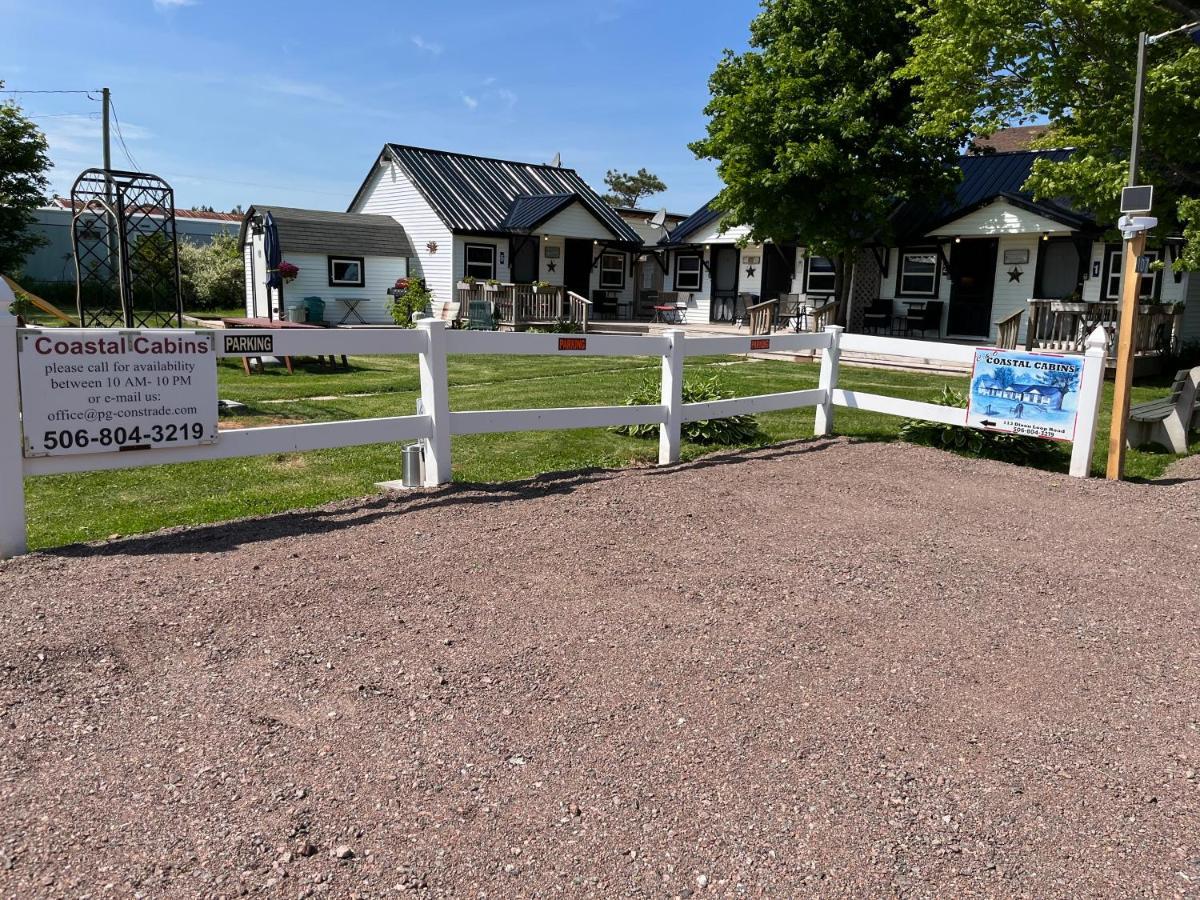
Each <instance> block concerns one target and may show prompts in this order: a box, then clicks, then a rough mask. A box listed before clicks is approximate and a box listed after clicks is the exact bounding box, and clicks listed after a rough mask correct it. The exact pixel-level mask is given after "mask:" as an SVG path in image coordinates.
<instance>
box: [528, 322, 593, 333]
mask: <svg viewBox="0 0 1200 900" xmlns="http://www.w3.org/2000/svg"><path fill="white" fill-rule="evenodd" d="M529 330H530V331H532V332H534V333H535V334H582V333H583V326H582V325H581V324H579V323H578V322H572V321H570V320H569V319H556V320H555V322H554V324H553V325H537V326H534V327H532V328H530V329H529Z"/></svg>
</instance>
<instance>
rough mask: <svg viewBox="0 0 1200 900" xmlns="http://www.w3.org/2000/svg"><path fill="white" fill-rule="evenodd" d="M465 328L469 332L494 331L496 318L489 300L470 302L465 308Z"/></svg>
mask: <svg viewBox="0 0 1200 900" xmlns="http://www.w3.org/2000/svg"><path fill="white" fill-rule="evenodd" d="M466 328H467V329H468V330H469V331H495V330H496V316H495V314H494V313H493V312H492V302H491V301H490V300H472V301H471V303H470V305H469V306H468V307H467V323H466Z"/></svg>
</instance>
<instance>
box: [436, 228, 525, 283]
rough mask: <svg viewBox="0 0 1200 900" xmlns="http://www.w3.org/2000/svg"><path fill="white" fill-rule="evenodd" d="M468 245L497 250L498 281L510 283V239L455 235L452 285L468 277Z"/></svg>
mask: <svg viewBox="0 0 1200 900" xmlns="http://www.w3.org/2000/svg"><path fill="white" fill-rule="evenodd" d="M467 244H486V245H488V246H490V247H495V248H496V280H497V281H509V280H510V277H509V276H510V275H511V274H512V262H511V261H510V260H509V258H508V257H509V252H508V250H509V248H508V238H490V237H471V236H470V235H462V234H456V235H454V248H453V251H454V260H453V263H452V265H453V270H452V272H451V275H452V276H453V277H452V278H451V283H453V284H456V283H458V282H459V281H461V280H462V279H463V278H464V277H466V271H467V269H466V266H467V252H466V250H465V249H464V248H465V247H466V245H467Z"/></svg>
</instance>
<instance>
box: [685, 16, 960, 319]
mask: <svg viewBox="0 0 1200 900" xmlns="http://www.w3.org/2000/svg"><path fill="white" fill-rule="evenodd" d="M762 6H763V8H762V12H761V13H759V15H758V17H757V18H756V19H755V20H754V21H753V23H751V26H750V47H751V49H750V50H749V51H748V52H746V53H742V54H734V53H732V52H731V51H726V52H725V55H724V58H723V59H722V60H721V62H720V63H719V64H718V65H717V68H716V71H715V72H714V73H713V75H712V77H711V78H710V79H709V89H710V91H711V93H712V99H711V100H710V102H709V104H708V106H707V107H706V108H705V112H706V113H707V114H708V116H709V117H710V118H709V123H708V136H707V137H706V138H704V139H703V140H700V141H696V142H695V143H694V144H692V145H691V146H692V150H693V151H694V152H695V153H696V154H697V156H700V157H708V158H712V159H715V160H717V162H718V166H717V171H718V172H719V174H720V176H721V178H722V180H723V181H724V182H725V188H724V190H722V191H721V193H720V194H719V195H718V196H717V198H716V205H717V207H718V208H719V209H721V210H722V211H724V212H725V213H726V215H725V218H724V220H723V222H724V226H725V227H732V226H734V225H745V226H749V228H750V231H751V238H752V239H753V240H756V241H760V240H764V239H771V240H774V241H777V242H780V241H799V242H800V243H802V244H804V245H805V246H806V247H807V248H808V249H809V251H810V252H812V253H814V254H819V255H821V256H825V257H827V258H829V259H830V260H832V262H833V264H834V267H835V292H836V293H837V295H838V298H839V299H840V300H841V301H842V303H841V316H842V318H843V320H844V317H845V316H846V314H847V307H848V304H847V303H846V302H845V301H846V298H847V293H848V290H849V280H850V279H849V277H848V276H849V273H850V266H851V263H852V260H853V259H854V257H855V256H856V252H855V251H856V250H857V249H859V248H861V247H863V246H864V245H865V244H868V243H870V242H872V241H874V240H877V239H882V240H887V239H888V238H889V237H890V229H889V215H890V213H891V212H892V211H893V210H894V209H895V207H896V205H897V204H898V203H899V202H902V201H904V200H907V199H911V198H916V197H924V198H931V199H933V200H936V199H938V198H939V197H940V196H941V195H942V194H943V193H944V192H945V191H947V190H948V189H949V186H950V185H951V184H952V179H953V178H954V177H955V176H954V173H953V170H951V169H950V168H948V167H947V166H946V163H947V162H948V161H949V160H950V159H951V158H953V156H954V154H955V143H954V141H953V140H949V139H947V138H945V137H942V136H938V135H935V134H932V133H929V132H920V131H918V129H917V128H916V127H915V124H914V112H913V102H912V87H913V85H912V82H911V79H907V78H898V77H896V72H897V70H898V69H899V68H900V67H901V66H902V65H903V64H904V63H905V62H906V60H907V57H908V53H909V42H910V39H911V38H912V36H913V33H914V26H913V23H912V20H911V19H910V18H909V17H908V15H907V13H909V12H910V11H911V3H910V2H909V0H876V2H873V3H859V2H855V0H764V2H763V4H762Z"/></svg>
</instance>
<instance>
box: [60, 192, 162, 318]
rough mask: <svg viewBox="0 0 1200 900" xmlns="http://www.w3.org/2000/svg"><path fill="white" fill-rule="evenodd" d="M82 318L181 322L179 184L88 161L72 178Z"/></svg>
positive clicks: (78, 299)
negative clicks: (88, 166) (175, 187)
mask: <svg viewBox="0 0 1200 900" xmlns="http://www.w3.org/2000/svg"><path fill="white" fill-rule="evenodd" d="M71 209H72V216H71V249H72V251H73V252H74V256H75V302H76V306H77V308H78V312H79V324H80V325H82V326H84V327H92V326H98V327H101V328H112V327H125V328H163V327H171V326H173V327H179V326H182V324H183V298H182V295H181V293H180V278H179V244H178V239H177V235H176V232H175V192H174V190H172V188H171V186H170V185H169V184H167V183H166V182H165V181H163V180H162V179H161V178H159V177H158V176H157V175H150V174H147V173H145V172H123V171H117V170H105V169H87V170H86V171H84V172H82V173H81V174H80V176H79V177H78V178H76V179H75V183H74V184H73V185H72V186H71Z"/></svg>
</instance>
